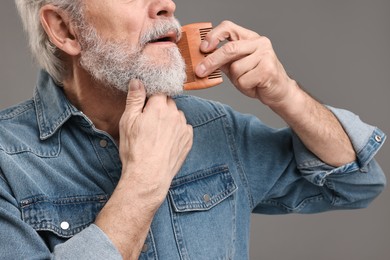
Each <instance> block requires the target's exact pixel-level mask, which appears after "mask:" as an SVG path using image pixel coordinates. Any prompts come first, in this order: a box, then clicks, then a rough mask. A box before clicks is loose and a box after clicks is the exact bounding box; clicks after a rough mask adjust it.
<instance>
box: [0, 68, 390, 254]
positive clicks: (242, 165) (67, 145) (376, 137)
mask: <svg viewBox="0 0 390 260" xmlns="http://www.w3.org/2000/svg"><path fill="white" fill-rule="evenodd" d="M175 102H176V104H177V106H178V108H179V109H180V110H182V111H183V112H184V113H185V115H186V118H187V120H188V123H189V124H191V125H192V126H193V128H194V144H193V147H192V150H191V151H190V153H189V155H188V157H187V159H186V161H185V163H184V165H183V166H182V168H181V170H180V172H179V173H178V174H177V176H176V177H175V178H174V180H173V182H172V184H171V186H170V189H169V192H168V195H167V197H166V199H165V201H164V202H163V204H162V205H161V207H160V208H159V210H158V211H157V213H156V215H155V217H154V220H153V223H152V225H151V227H150V231H149V233H148V236H147V239H146V241H145V244H144V247H143V248H142V252H141V255H140V259H169V260H175V259H248V257H249V249H248V245H249V243H248V240H249V231H250V214H251V213H252V212H254V213H262V214H285V213H316V212H322V211H326V210H335V209H352V208H361V207H366V206H367V205H368V203H369V202H370V201H371V200H373V199H374V198H375V197H376V196H377V195H378V194H379V193H380V192H381V191H382V190H383V188H384V185H385V177H384V175H383V173H382V170H381V169H380V167H379V166H378V164H377V163H376V162H375V160H374V159H373V157H374V155H375V153H376V152H377V151H378V149H379V148H380V147H381V145H382V144H383V142H384V140H385V135H384V134H383V133H382V132H381V130H379V129H378V128H376V127H373V126H369V125H367V124H365V123H363V122H361V121H360V119H359V117H357V116H356V115H354V114H352V113H350V112H348V111H345V110H340V109H334V108H330V109H331V111H332V112H333V113H334V114H335V115H336V116H337V118H338V119H339V120H340V122H341V124H342V125H343V127H344V128H345V130H346V132H347V134H348V135H349V137H350V139H351V141H352V144H353V146H354V149H355V151H356V154H357V160H356V162H353V163H349V164H347V165H344V166H342V167H338V168H334V167H331V166H329V165H326V164H324V163H323V162H321V161H320V160H319V159H318V158H316V157H315V156H314V155H313V154H312V153H310V152H309V151H308V150H307V149H306V148H305V147H304V145H303V144H302V143H301V142H300V140H299V139H298V138H297V137H296V135H294V133H293V132H292V131H291V130H290V129H289V128H285V129H279V130H278V129H272V128H269V127H267V126H266V125H264V124H263V123H262V122H261V121H260V120H259V119H257V118H255V117H254V116H251V115H244V114H240V113H238V112H236V111H233V110H232V109H231V108H230V107H228V106H226V105H222V104H220V103H217V102H212V101H207V100H203V99H200V98H196V97H191V96H178V97H177V98H175ZM120 174H121V161H120V159H119V152H118V147H117V145H116V144H115V142H114V140H113V139H112V137H111V136H109V135H108V134H107V133H105V132H103V131H100V130H98V129H96V128H95V127H94V125H93V123H92V122H91V121H90V120H89V119H88V118H87V117H86V116H85V115H84V114H83V113H82V112H81V111H79V110H77V109H76V108H75V107H74V106H72V104H70V102H69V101H68V100H67V99H66V97H65V95H64V94H63V91H62V89H61V88H60V87H58V86H56V85H55V84H54V82H53V80H52V79H51V78H50V76H49V75H48V74H47V73H46V72H43V71H42V72H41V73H40V77H39V80H38V84H37V88H36V90H35V93H34V97H33V99H32V100H29V101H27V102H24V103H22V104H19V105H17V106H14V107H11V108H8V109H6V110H4V111H2V112H1V113H0V241H1V242H0V254H1V257H2V258H4V259H50V258H61V259H120V258H121V256H120V254H119V252H118V250H117V249H116V248H115V247H114V245H113V244H112V242H111V241H110V240H109V238H108V237H107V236H106V235H105V234H104V233H103V232H102V231H101V230H100V229H99V228H98V227H97V226H96V225H94V224H93V223H94V220H95V217H96V216H97V214H98V213H99V211H100V210H101V209H102V207H103V206H104V205H105V203H106V202H107V200H108V199H109V197H110V195H111V194H112V192H113V190H114V189H115V187H116V185H117V183H118V181H119V178H120Z"/></svg>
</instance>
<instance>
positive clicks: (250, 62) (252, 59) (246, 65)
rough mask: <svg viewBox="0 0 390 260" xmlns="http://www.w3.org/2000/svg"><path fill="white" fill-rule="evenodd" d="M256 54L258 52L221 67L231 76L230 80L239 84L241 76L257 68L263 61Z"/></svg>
mask: <svg viewBox="0 0 390 260" xmlns="http://www.w3.org/2000/svg"><path fill="white" fill-rule="evenodd" d="M256 54H257V52H255V53H254V54H251V55H249V56H247V57H244V58H243V59H240V60H237V61H235V62H233V63H231V64H230V65H229V66H226V67H223V68H221V69H222V71H223V72H224V73H225V74H226V75H227V76H228V77H229V79H230V81H231V82H232V83H233V84H234V85H236V86H237V84H238V80H239V79H240V77H242V76H243V75H244V74H246V73H248V72H249V71H251V70H253V69H255V68H256V67H257V66H258V64H259V63H260V62H261V60H260V61H259V58H258V55H256Z"/></svg>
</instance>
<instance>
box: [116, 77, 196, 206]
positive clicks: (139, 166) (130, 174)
mask: <svg viewBox="0 0 390 260" xmlns="http://www.w3.org/2000/svg"><path fill="white" fill-rule="evenodd" d="M130 88H131V89H130V92H129V93H130V94H129V95H128V98H127V105H126V110H125V112H124V113H123V115H122V118H121V121H120V123H119V127H120V133H119V135H120V145H119V151H120V156H121V161H122V167H123V169H122V179H123V180H126V181H129V182H132V183H134V184H135V185H136V186H137V187H136V189H139V192H141V194H140V195H141V196H142V197H143V198H150V199H151V201H150V202H153V199H157V201H156V202H157V203H158V202H160V201H161V200H163V199H164V198H165V196H166V194H167V191H168V188H169V186H170V184H171V181H172V179H173V177H174V176H175V175H176V173H177V172H178V171H179V169H180V167H181V165H182V164H183V162H184V160H185V158H186V157H187V154H188V152H189V151H190V149H191V146H192V134H193V133H192V127H191V126H190V125H188V124H187V121H186V118H185V116H184V113H183V112H182V111H179V110H178V109H177V107H176V104H175V102H174V101H173V100H172V99H171V98H169V97H167V96H164V95H155V96H152V97H150V98H149V99H148V101H147V102H146V104H145V98H146V96H145V90H144V87H143V86H142V83H141V82H139V81H137V80H134V81H132V82H131V83H130ZM133 189H134V188H133Z"/></svg>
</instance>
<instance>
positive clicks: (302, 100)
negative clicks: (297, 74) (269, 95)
mask: <svg viewBox="0 0 390 260" xmlns="http://www.w3.org/2000/svg"><path fill="white" fill-rule="evenodd" d="M308 98H309V96H308V94H307V93H306V92H304V91H303V90H302V89H301V88H300V87H299V85H298V83H297V82H296V81H295V80H290V81H289V82H288V86H287V87H286V91H285V95H284V97H283V98H282V99H279V100H275V101H273V102H270V103H268V104H267V105H268V107H269V108H271V109H272V110H273V111H274V112H275V113H276V114H278V115H279V116H280V117H281V118H283V119H284V120H285V121H286V122H287V123H288V124H290V122H291V121H294V120H299V118H302V115H304V113H305V112H307V107H308Z"/></svg>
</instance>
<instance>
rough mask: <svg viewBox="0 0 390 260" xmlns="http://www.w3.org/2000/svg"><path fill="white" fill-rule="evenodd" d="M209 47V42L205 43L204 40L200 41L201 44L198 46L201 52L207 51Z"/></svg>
mask: <svg viewBox="0 0 390 260" xmlns="http://www.w3.org/2000/svg"><path fill="white" fill-rule="evenodd" d="M208 47H209V42H208V41H206V40H204V41H202V42H201V44H200V49H201V50H204V51H205V50H207V48H208Z"/></svg>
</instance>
